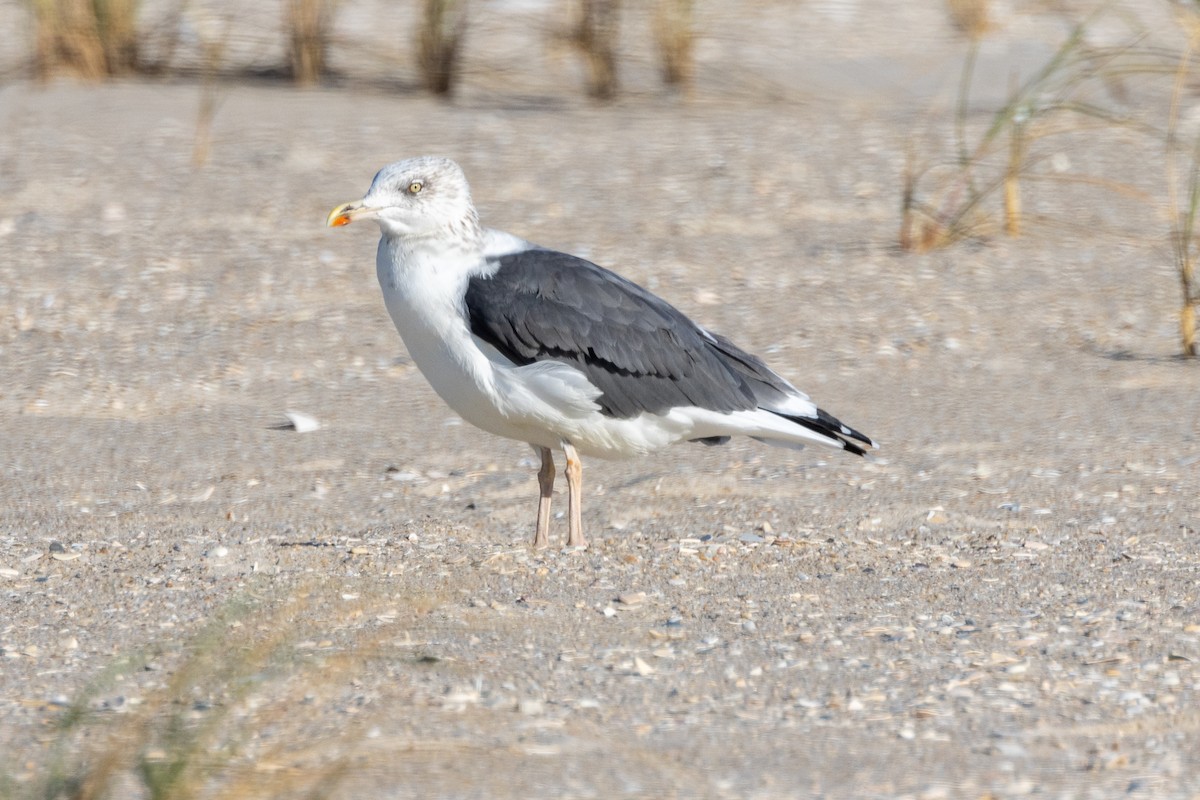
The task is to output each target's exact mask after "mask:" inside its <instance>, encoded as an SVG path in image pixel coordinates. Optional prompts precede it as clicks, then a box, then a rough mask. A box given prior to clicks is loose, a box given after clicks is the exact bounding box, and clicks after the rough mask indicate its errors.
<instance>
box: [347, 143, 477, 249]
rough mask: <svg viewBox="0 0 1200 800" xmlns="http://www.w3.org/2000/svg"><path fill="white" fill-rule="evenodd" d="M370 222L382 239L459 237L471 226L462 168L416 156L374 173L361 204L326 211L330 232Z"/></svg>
mask: <svg viewBox="0 0 1200 800" xmlns="http://www.w3.org/2000/svg"><path fill="white" fill-rule="evenodd" d="M365 219H373V220H375V221H376V222H378V223H379V228H380V230H382V231H383V233H384V235H385V236H402V237H403V236H433V235H438V234H440V233H443V232H445V231H447V230H452V231H455V232H456V233H458V234H459V235H461V234H462V233H465V232H469V231H473V230H474V229H475V228H476V225H477V222H476V217H475V207H474V206H473V205H472V204H471V190H470V187H469V186H467V179H466V176H464V175H463V171H462V169H461V168H460V167H459V166H458V164H455V163H454V162H453V161H451V160H450V159H448V158H441V157H439V156H422V157H420V158H409V159H406V160H404V161H397V162H396V163H394V164H388V165H387V166H386V167H384V168H383V169H381V170H379V172H378V173H376V174H375V180H373V181H371V188H370V190H368V191H367V193H366V195H364V196H363V199H362V200H355V201H353V202H350V203H343V204H342V205H340V206H338V207H337V208H335V209H334V210H333V211H330V212H329V218H328V219H327V220H326V224H328V225H329V226H330V227H331V228H338V227H341V226H342V225H349V224H350V223H351V222H356V221H358V220H365Z"/></svg>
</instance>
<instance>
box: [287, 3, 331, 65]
mask: <svg viewBox="0 0 1200 800" xmlns="http://www.w3.org/2000/svg"><path fill="white" fill-rule="evenodd" d="M333 18H334V8H333V0H288V3H287V29H288V32H289V34H290V40H291V41H290V44H291V47H290V50H289V53H288V55H289V57H290V60H291V64H292V77H293V79H294V80H295V81H296V83H298V84H300V85H302V86H308V85H312V84H314V83H316V82H317V81H319V80H321V76H323V75H324V74H325V55H326V52H327V50H328V49H329V32H330V28H331V27H332V25H333Z"/></svg>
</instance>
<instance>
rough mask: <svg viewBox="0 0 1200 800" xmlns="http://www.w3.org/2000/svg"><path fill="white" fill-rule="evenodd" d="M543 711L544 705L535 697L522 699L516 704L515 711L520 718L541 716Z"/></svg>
mask: <svg viewBox="0 0 1200 800" xmlns="http://www.w3.org/2000/svg"><path fill="white" fill-rule="evenodd" d="M545 710H546V708H545V704H544V703H543V702H542V701H541V700H539V699H538V698H536V697H524V698H522V699H521V700H520V701H518V702H517V711H518V713H520V714H521V715H522V716H526V717H537V716H541V715H542V713H543V712H544V711H545Z"/></svg>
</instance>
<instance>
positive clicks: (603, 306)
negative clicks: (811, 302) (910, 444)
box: [326, 156, 877, 548]
mask: <svg viewBox="0 0 1200 800" xmlns="http://www.w3.org/2000/svg"><path fill="white" fill-rule="evenodd" d="M359 220H375V222H376V223H378V225H379V228H380V231H381V232H382V236H381V238H380V240H379V247H378V250H377V252H376V258H375V268H376V274H377V275H378V278H379V285H380V287H381V288H382V290H383V300H384V304H385V305H386V307H387V310H388V314H389V315H390V316H391V318H392V322H394V323H395V325H396V330H397V331H399V333H400V338H401V339H403V340H404V345H405V347H407V349H408V352H409V355H410V356H411V357H412V359H413V362H414V363H415V364H416V365H417V367H418V368H419V369H420V371H421V373H422V374H423V375H424V376H425V378H426V380H428V381H429V384H430V386H432V387H433V390H434V391H435V392H436V393H437V394H438V395H439V396H440V397H441V398H442V400H444V401H445V402H446V404H447V405H449V406H450V408H451V409H453V410H454V411H455V412H456V413H457V414H458V415H459V416H461V417H462V418H463V419H465V420H466V421H467V422H470V423H471V424H472V425H475V426H476V427H478V428H482V429H483V430H485V431H488V432H490V433H494V434H497V435H499V436H504V437H507V438H509V439H516V440H517V441H522V442H527V443H529V444H530V445H532V446H533V448H534V450H536V451H537V453H538V454H539V456H540V457H541V469H540V470H539V471H538V486H539V489H540V497H539V500H538V510H537V525H536V527H535V531H534V537H533V546H534V547H535V548H541V547H546V546H548V544H549V530H550V500H551V495H552V493H553V490H554V478H555V468H554V456H553V452H552V451H554V450H556V449H558V450H562V451H563V453H564V456H565V458H566V466H565V470H564V472H565V473H566V478H567V498H568V500H567V508H568V520H569V522H568V534H567V547H569V548H585V547H587V539H586V538H585V537H584V534H583V522H582V508H583V464H582V462H581V460H580V456H581V455H584V456H597V457H600V458H628V457H632V456H638V455H644V454H646V453H650V452H653V451H655V450H659V449H661V448H663V447H666V446H667V445H670V444H674V443H676V442H701V443H703V444H709V445H716V444H724V443H725V442H727V441H729V439H730V438H731V437H732V436H735V435H743V436H749V437H751V438H753V439H757V440H758V441H760V442H765V443H767V444H771V445H780V446H784V447H792V448H801V447H803V446H804V445H806V444H821V445H826V446H829V447H835V448H839V449H841V450H845V451H847V452H850V453H853V454H855V455H860V456H861V455H865V454H866V450H865V448H868V447H870V448H873V447H877V445H876V444H875V442H874V441H872V440H871V439H870V437H868V436H866V435H865V434H863V433H860V432H859V431H857V430H855V429H853V428H851V427H849V426H848V425H845V424H843V423H842V422H840V421H839V420H838V419H836V418H835V417H833V416H832V415H830V414H829V413H827V412H825V411H823V410H821V409H820V408H817V406H816V405H815V404H814V403H813V401H812V400H810V399H809V397H808V395H806V394H805V393H803V392H801V391H800V390H799V389H797V388H796V387H795V386H793V385H792V384H791V383H789V382H788V381H787V380H785V379H784V378H782V377H780V376H779V375H778V374H776V373H775V372H773V371H772V370H771V369H770V368H769V367H768V366H767V365H766V364H765V363H764V362H763V361H762V359H760V358H758V357H757V356H755V355H752V354H750V353H747V352H746V351H745V350H742V349H741V348H739V347H738V346H737V345H735V344H734V343H733V342H731V341H730V340H729V339H727V338H725V337H724V336H721V335H720V334H717V333H714V332H712V331H710V330H707V329H706V328H704V327H701V326H700V325H697V324H696V323H694V322H692V321H691V320H690V319H688V318H687V317H686V316H684V314H683V313H682V312H680V311H679V310H677V309H676V308H675V307H674V306H672V305H670V304H669V303H667V302H666V301H665V300H662V299H660V298H659V297H656V296H655V295H653V294H651V293H650V292H648V291H647V290H645V289H643V288H642V287H641V286H638V285H637V284H635V283H633V282H632V281H629V280H627V279H625V278H623V277H621V276H620V275H617V274H616V273H614V272H610V271H609V270H607V269H604V268H603V267H600V266H597V265H595V264H593V263H591V262H589V261H587V260H585V259H583V258H580V257H578V256H573V255H569V254H567V253H562V252H558V251H556V250H551V249H547V248H544V247H539V246H538V245H535V244H532V243H530V242H527V241H525V240H524V239H522V238H520V237H518V236H514V235H513V234H510V233H504V232H502V231H497V230H492V229H490V228H485V227H482V226H481V225H480V223H479V217H478V215H477V213H476V211H475V206H474V204H473V203H472V201H471V191H470V187H469V186H468V185H467V179H466V177H465V176H464V175H463V171H462V169H461V168H460V167H459V166H458V164H456V163H454V162H453V161H451V160H450V159H448V158H441V157H437V156H423V157H419V158H410V159H407V160H404V161H397V162H396V163H394V164H389V165H388V166H386V167H384V168H383V169H381V170H380V171H379V172H378V173H377V174H376V175H375V179H374V180H373V181H372V182H371V188H370V189H369V190H368V191H367V193H366V195H365V196H364V197H363V198H362V199H361V200H356V201H353V202H349V203H344V204H342V205H340V206H338V207H337V208H335V209H333V211H331V212H330V213H329V217H328V219H327V221H326V222H327V224H328V225H329V226H330V227H340V226H343V225H348V224H350V223H351V222H356V221H359Z"/></svg>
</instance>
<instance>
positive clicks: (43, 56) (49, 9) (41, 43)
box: [32, 0, 138, 80]
mask: <svg viewBox="0 0 1200 800" xmlns="http://www.w3.org/2000/svg"><path fill="white" fill-rule="evenodd" d="M32 5H33V14H34V23H35V25H36V30H37V33H36V39H35V56H34V57H35V69H36V72H37V75H38V77H39V78H42V79H45V78H49V77H50V76H52V75H54V74H56V73H60V72H65V73H67V74H70V75H74V76H76V77H80V78H84V79H86V80H101V79H103V78H107V77H110V76H113V75H121V74H124V73H127V72H132V71H134V70H136V69H137V67H138V33H137V27H136V21H137V2H136V0H34V2H33V4H32Z"/></svg>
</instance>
